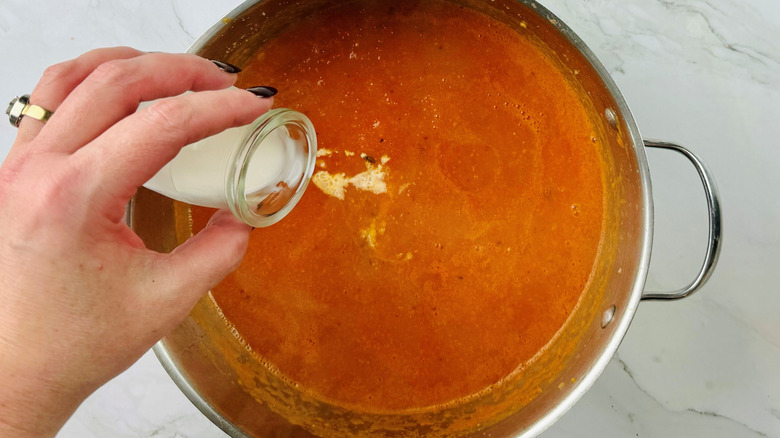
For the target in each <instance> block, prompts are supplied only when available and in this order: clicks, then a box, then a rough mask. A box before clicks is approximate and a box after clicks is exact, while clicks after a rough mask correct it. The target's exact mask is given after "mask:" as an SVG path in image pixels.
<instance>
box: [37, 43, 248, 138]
mask: <svg viewBox="0 0 780 438" xmlns="http://www.w3.org/2000/svg"><path fill="white" fill-rule="evenodd" d="M235 80H236V75H235V74H231V73H227V72H226V71H224V70H222V69H221V68H219V67H218V66H217V65H215V64H214V63H213V62H211V61H208V60H206V59H203V58H200V57H198V56H195V55H190V54H170V53H148V54H145V55H143V56H137V57H135V58H131V59H116V60H111V61H108V62H104V63H103V64H100V65H99V66H97V68H95V69H94V71H93V72H92V73H91V74H89V76H87V77H86V78H85V79H84V80H83V81H82V82H81V83H80V84H79V85H78V86H77V87H76V88H75V89H74V90H73V91H72V92H71V93H70V95H68V98H67V99H65V101H63V102H62V104H61V105H60V107H59V108H58V110H57V112H56V113H55V115H54V116H52V118H51V119H50V120H49V121H48V123H46V125H45V127H44V128H43V129H41V132H40V134H39V137H40V139H41V144H43V145H44V146H42V147H44V148H46V150H49V151H58V152H65V153H69V152H74V151H76V150H78V149H79V148H80V147H81V146H83V145H85V144H87V143H89V142H90V141H92V140H94V139H95V138H96V137H98V136H99V135H100V134H101V133H102V132H103V131H105V130H106V129H107V128H109V127H110V126H112V125H113V124H115V123H116V122H118V121H120V120H122V119H123V118H125V117H127V116H128V115H130V114H132V113H134V112H135V111H136V110H137V109H138V104H139V103H140V102H143V101H149V100H154V99H159V98H163V97H169V96H176V95H179V94H181V93H184V92H185V91H188V90H192V91H200V90H216V89H221V88H226V87H229V86H231V85H233V83H234V82H235ZM74 128H76V129H74ZM65 132H67V133H68V135H66V136H65V135H63V133H65Z"/></svg>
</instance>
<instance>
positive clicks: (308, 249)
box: [192, 1, 603, 412]
mask: <svg viewBox="0 0 780 438" xmlns="http://www.w3.org/2000/svg"><path fill="white" fill-rule="evenodd" d="M571 74H572V73H571V72H568V71H566V70H565V69H563V68H562V67H561V66H560V65H559V64H558V63H556V62H555V61H554V60H553V59H552V58H551V57H550V56H548V55H547V54H545V52H544V50H541V49H540V48H539V47H538V46H537V45H535V44H534V43H533V42H532V41H531V40H529V39H527V38H526V37H525V36H524V35H523V34H521V33H518V32H516V31H514V30H512V29H511V28H509V27H508V26H506V25H504V24H502V23H499V22H497V21H495V20H493V19H491V18H488V17H486V16H483V15H480V14H478V13H476V12H474V11H472V10H469V9H465V8H460V7H457V6H453V5H450V4H447V3H445V2H441V1H425V2H419V1H399V2H392V3H390V4H383V3H382V2H369V3H367V6H365V7H364V8H363V9H362V10H359V11H356V10H355V9H354V8H353V7H350V8H347V7H338V6H334V7H332V8H330V9H328V10H327V11H324V12H322V13H320V14H317V15H313V16H310V17H308V18H307V19H306V20H303V21H301V22H298V23H297V24H296V25H295V26H293V27H291V28H288V29H287V30H285V31H284V32H283V33H281V34H280V35H278V36H277V37H275V38H274V39H273V40H271V41H270V42H269V43H268V44H267V45H265V46H264V47H263V48H262V49H261V50H260V51H258V52H257V53H256V55H255V57H254V59H253V61H252V62H251V63H250V65H248V66H246V68H245V72H244V73H242V75H241V76H240V80H239V85H240V86H253V85H260V84H269V85H273V86H276V87H278V88H279V89H280V93H279V95H278V96H277V97H276V101H275V102H276V106H277V107H288V108H293V109H296V110H298V111H301V112H303V113H305V114H307V115H308V116H309V117H310V118H311V120H312V121H313V123H314V126H315V127H316V129H317V135H318V139H319V147H320V157H319V158H318V164H317V169H316V170H315V176H314V183H312V184H311V185H310V186H309V189H308V190H307V192H306V194H305V196H304V197H303V199H302V200H301V202H300V204H299V205H298V206H297V207H296V208H295V209H294V210H293V212H292V213H291V214H290V215H289V216H288V217H287V218H285V219H284V220H283V221H282V222H280V223H279V224H276V225H274V226H272V227H270V228H266V229H257V230H255V231H254V232H253V233H252V238H251V243H250V247H249V250H248V253H247V255H246V257H245V259H244V262H243V264H242V265H241V266H240V267H239V269H238V270H237V271H236V272H234V273H233V274H231V275H230V276H229V277H228V278H226V279H225V281H224V282H222V283H221V284H220V285H219V286H217V287H216V288H215V289H214V290H213V295H214V297H215V299H216V302H217V303H218V305H219V306H220V308H221V309H222V311H223V312H224V314H225V316H226V318H227V319H228V320H229V321H230V322H231V323H232V324H233V325H234V326H235V327H236V328H237V330H238V332H239V333H240V334H241V336H242V337H243V338H244V339H245V340H246V342H247V343H248V344H249V345H250V346H251V348H252V350H253V351H254V353H255V354H257V355H259V356H261V357H262V359H263V360H264V361H267V362H268V363H269V364H271V365H272V367H273V368H275V370H276V372H278V373H279V374H280V375H281V376H283V377H284V378H286V379H289V380H290V381H292V382H295V383H297V384H298V385H299V387H300V388H303V389H304V390H306V391H308V392H309V393H311V394H313V395H315V396H317V397H319V398H321V399H323V400H326V401H329V402H332V403H335V404H338V405H342V406H347V407H359V408H360V409H364V410H371V411H379V412H395V411H399V410H413V409H420V408H425V407H430V406H434V405H441V404H447V403H456V402H458V401H459V400H463V399H465V398H468V397H469V396H471V395H474V394H476V393H480V392H483V391H488V390H489V388H491V387H492V386H493V385H496V384H500V382H501V381H502V379H504V378H505V377H506V376H508V375H509V374H510V373H512V372H514V371H515V370H516V369H519V368H521V367H522V366H523V364H524V363H526V362H527V361H529V360H531V359H532V358H533V357H534V356H535V355H536V354H537V353H538V352H539V351H540V350H542V349H543V348H544V346H545V345H546V344H547V343H548V342H549V341H550V340H551V339H552V338H553V336H555V334H556V333H557V332H558V331H559V330H560V329H561V327H562V326H563V324H564V323H565V322H566V320H567V317H568V315H569V314H570V312H571V311H572V309H573V308H574V307H575V306H576V305H577V303H578V299H579V297H580V295H581V293H582V292H583V289H584V287H585V286H586V284H587V283H588V280H589V277H590V275H591V271H592V267H593V263H594V261H595V258H596V253H597V251H598V247H599V242H600V237H601V232H602V217H603V182H602V162H601V160H600V158H599V152H598V149H597V147H596V144H595V140H594V137H595V134H594V132H595V128H594V125H593V124H592V123H591V121H590V119H589V117H588V113H587V110H586V108H585V107H584V106H583V104H582V103H581V102H580V98H579V97H578V91H577V90H576V89H575V87H574V86H573V85H572V81H571V80H570V79H567V78H568V77H569V75H571ZM192 213H193V219H194V224H195V229H196V230H197V229H198V228H201V227H202V226H203V225H204V224H205V223H206V221H207V219H208V216H209V215H210V214H211V211H209V210H206V209H197V208H194V209H193V212H192Z"/></svg>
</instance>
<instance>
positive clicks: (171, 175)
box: [144, 108, 317, 227]
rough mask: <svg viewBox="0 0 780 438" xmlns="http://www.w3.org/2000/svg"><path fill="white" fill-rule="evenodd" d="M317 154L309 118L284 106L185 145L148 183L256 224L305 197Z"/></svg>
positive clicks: (270, 221) (264, 224)
mask: <svg viewBox="0 0 780 438" xmlns="http://www.w3.org/2000/svg"><path fill="white" fill-rule="evenodd" d="M316 160H317V137H316V134H315V131H314V126H313V125H312V123H311V121H310V120H309V118H308V117H306V116H305V115H303V114H301V113H299V112H297V111H293V110H290V109H286V108H280V109H274V110H271V111H269V112H267V113H265V114H263V115H262V116H260V118H258V119H257V120H255V121H254V122H253V123H251V124H249V125H245V126H241V127H237V128H230V129H227V130H225V131H223V132H221V133H219V134H217V135H213V136H211V137H207V138H205V139H203V140H200V141H197V142H195V143H192V144H190V145H187V146H185V147H184V148H182V149H181V151H180V152H179V154H178V155H177V156H176V157H175V158H174V159H173V160H171V161H170V162H169V163H167V164H166V165H165V166H164V167H163V168H162V169H160V171H159V172H158V173H157V174H156V175H155V176H153V177H152V178H151V179H150V180H149V181H148V182H146V183H145V184H144V187H146V188H148V189H151V190H154V191H155V192H158V193H160V194H162V195H165V196H168V197H170V198H173V199H176V200H178V201H182V202H186V203H189V204H193V205H199V206H203V207H211V208H217V209H229V210H230V211H231V212H232V213H233V214H234V215H235V216H236V217H238V218H239V219H241V220H242V221H244V222H245V223H247V224H249V225H251V226H253V227H267V226H270V225H273V224H275V223H276V222H278V221H280V220H281V219H282V218H284V217H285V216H286V215H287V214H288V213H289V212H290V211H291V210H292V209H293V207H295V205H296V204H297V203H298V201H299V200H300V199H301V197H302V196H303V193H304V191H305V190H306V187H307V186H308V184H309V181H310V179H311V176H312V173H313V172H314V165H315V162H316Z"/></svg>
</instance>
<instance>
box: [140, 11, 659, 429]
mask: <svg viewBox="0 0 780 438" xmlns="http://www.w3.org/2000/svg"><path fill="white" fill-rule="evenodd" d="M262 1H264V0H245V1H244V2H243V3H241V4H240V5H239V6H237V7H236V8H235V9H233V10H232V11H231V12H230V13H228V14H227V15H225V17H224V18H223V19H222V20H220V21H218V22H217V23H216V24H214V25H213V26H212V27H211V28H209V29H208V30H207V31H206V32H204V33H203V34H202V35H201V36H200V37H198V39H197V40H195V42H193V43H192V45H190V47H189V48H188V49H187V53H197V52H198V51H200V50H201V49H202V48H203V47H204V46H205V45H206V44H207V43H208V42H209V41H210V40H211V39H213V38H214V37H215V36H216V35H218V34H219V32H220V31H221V30H222V29H223V28H224V27H225V26H227V25H228V24H229V23H231V22H232V21H233V20H234V19H236V18H238V17H239V16H241V15H242V14H243V13H244V12H246V11H247V10H248V9H249V8H250V7H252V6H254V5H256V4H258V3H260V2H262ZM514 1H517V2H518V3H522V4H523V5H525V6H527V7H528V8H530V9H532V10H533V11H535V12H536V13H537V14H539V15H540V16H541V17H542V18H544V19H545V20H547V21H548V22H549V23H550V24H551V25H552V26H553V27H554V28H555V29H556V30H557V31H558V32H560V33H561V35H563V36H564V38H566V40H567V41H568V42H569V43H571V44H572V45H573V46H574V47H575V48H576V49H577V50H578V51H579V52H580V53H581V54H582V55H583V57H584V58H585V59H586V60H587V61H588V63H590V65H591V67H593V69H594V70H595V71H596V73H598V75H599V78H600V79H601V80H602V81H603V83H604V86H605V88H606V89H607V90H608V91H609V93H610V95H611V96H612V98H613V99H614V100H615V104H616V105H617V108H618V110H619V111H618V114H620V115H621V116H622V121H623V123H624V124H625V127H626V129H627V132H628V135H629V137H630V138H631V141H632V144H633V147H634V152H635V156H636V159H637V167H638V170H639V180H640V183H641V202H642V206H643V211H642V212H641V214H640V216H641V220H642V224H641V229H642V233H641V244H640V255H639V260H638V265H639V266H638V268H637V272H636V277H635V278H634V281H633V285H632V287H631V291H630V294H629V298H628V300H627V305H626V308H625V309H624V310H623V311H622V312H621V316H620V318H619V320H618V321H613V322H612V324H617V326H616V328H615V329H614V332H613V334H612V336H611V338H610V339H609V342H608V343H607V344H606V346H605V348H604V349H603V350H602V352H601V354H600V356H599V358H598V359H597V360H596V361H595V362H594V364H593V366H591V368H590V369H589V370H588V371H587V373H586V374H585V375H584V376H583V378H582V379H580V380H579V381H578V382H577V383H576V384H575V385H574V387H573V389H572V391H571V392H570V393H569V394H568V395H567V396H566V397H564V398H563V399H561V400H560V402H558V404H557V405H556V406H555V407H553V408H552V409H550V410H549V411H548V412H547V413H546V414H544V416H543V417H541V418H540V419H539V420H538V421H536V422H535V423H534V424H533V425H531V426H530V427H528V428H527V429H525V430H524V431H522V432H521V433H520V434H519V435H517V437H518V438H520V437H534V436H537V435H539V434H541V433H542V432H544V431H545V430H546V429H548V428H549V427H550V426H552V424H553V423H555V422H556V421H558V420H559V419H560V418H561V417H562V416H563V415H564V414H565V413H566V412H568V411H569V410H570V409H571V408H572V407H573V406H574V404H575V403H577V401H579V399H580V398H582V396H583V395H585V393H586V392H587V391H588V390H589V389H590V388H591V387H592V386H593V384H594V383H595V382H596V380H597V379H598V377H599V376H600V375H601V373H602V372H603V371H604V369H606V367H607V365H608V364H609V362H610V361H611V360H612V357H613V356H614V354H615V352H616V351H617V349H618V347H619V346H620V343H621V342H622V341H623V338H624V337H625V334H626V332H627V331H628V327H629V325H630V324H631V321H632V320H633V317H634V314H635V313H636V310H637V308H638V306H639V302H640V301H641V299H642V294H643V290H644V286H645V282H646V280H647V273H648V270H649V265H650V255H651V251H652V241H653V198H652V186H651V181H650V169H649V165H648V162H647V156H646V154H645V148H644V142H643V139H642V136H641V134H640V132H639V128H638V126H637V125H636V121H635V120H634V116H633V113H632V112H631V109H630V108H629V106H628V103H627V102H626V100H625V99H624V97H623V95H622V94H621V92H620V90H619V88H618V86H617V84H616V83H615V82H614V80H613V79H612V76H611V75H610V74H609V72H608V71H607V69H606V68H605V67H604V65H603V64H602V63H601V61H600V60H599V58H598V57H597V56H596V55H595V53H593V51H592V50H591V49H590V48H589V47H588V46H587V45H586V44H585V42H584V41H583V40H582V39H581V38H580V37H579V36H578V35H577V34H576V33H575V32H574V31H573V30H572V29H571V28H570V27H569V26H568V25H566V24H565V23H564V22H563V21H562V20H561V19H559V18H558V17H557V16H556V15H555V14H553V13H552V12H550V11H549V10H548V9H547V8H546V7H544V6H542V5H541V4H539V3H538V2H536V1H535V0H514ZM153 350H154V353H155V355H156V356H157V358H158V360H159V361H160V363H161V364H162V366H163V368H164V369H165V371H166V372H167V373H168V375H169V376H170V377H171V379H172V380H173V381H174V383H176V386H178V387H179V389H180V390H181V391H182V392H183V393H184V395H185V396H186V397H187V398H188V399H189V400H190V401H191V402H192V403H193V404H194V405H195V407H197V408H198V410H200V411H201V413H203V415H205V416H206V417H207V418H208V419H209V420H211V421H212V422H213V423H214V424H215V425H216V426H217V427H219V428H220V429H222V431H224V432H225V433H227V434H228V435H229V436H232V437H249V436H248V435H247V434H246V433H245V432H244V431H243V430H242V429H241V428H239V427H238V426H236V425H235V424H233V423H232V422H230V421H228V420H227V419H226V418H225V417H224V416H222V414H220V413H219V412H218V411H217V410H216V409H214V407H213V406H211V405H210V404H209V403H208V402H207V401H206V400H205V399H204V398H203V397H202V396H201V395H200V394H199V393H198V392H197V391H196V390H195V388H194V387H193V386H192V385H191V384H190V382H189V381H188V380H187V378H186V377H185V376H184V375H183V374H182V373H181V371H180V370H179V369H178V368H177V367H176V363H175V361H174V360H173V358H172V357H171V355H170V352H169V351H168V349H167V348H166V347H165V344H164V343H163V341H160V342H158V343H157V344H156V345H155V346H154V347H153Z"/></svg>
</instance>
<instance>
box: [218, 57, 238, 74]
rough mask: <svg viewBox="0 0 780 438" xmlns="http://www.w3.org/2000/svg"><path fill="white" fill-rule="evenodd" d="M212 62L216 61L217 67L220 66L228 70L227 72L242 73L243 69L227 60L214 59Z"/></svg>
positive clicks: (223, 69)
mask: <svg viewBox="0 0 780 438" xmlns="http://www.w3.org/2000/svg"><path fill="white" fill-rule="evenodd" d="M211 62H213V63H214V65H216V66H217V67H219V69H220V70H222V71H224V72H226V73H232V74H236V73H241V69H240V68H238V67H236V66H235V65H233V64H228V63H227V62H222V61H217V60H215V59H212V60H211Z"/></svg>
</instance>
